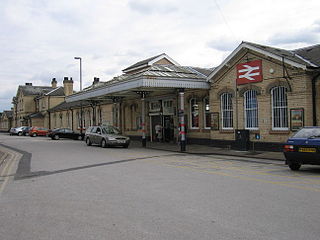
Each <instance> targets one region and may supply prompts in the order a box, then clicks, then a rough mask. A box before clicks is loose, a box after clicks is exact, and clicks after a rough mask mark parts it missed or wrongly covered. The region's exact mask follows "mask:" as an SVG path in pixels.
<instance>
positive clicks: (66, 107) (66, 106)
mask: <svg viewBox="0 0 320 240" xmlns="http://www.w3.org/2000/svg"><path fill="white" fill-rule="evenodd" d="M81 105H82V107H87V106H89V105H90V102H88V101H76V102H68V103H67V102H66V101H64V102H62V103H60V104H59V105H57V106H55V107H53V108H50V109H49V110H48V111H49V112H56V111H62V110H69V109H72V108H80V107H81Z"/></svg>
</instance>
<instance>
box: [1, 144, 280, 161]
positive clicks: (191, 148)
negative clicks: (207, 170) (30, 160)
mask: <svg viewBox="0 0 320 240" xmlns="http://www.w3.org/2000/svg"><path fill="white" fill-rule="evenodd" d="M131 146H134V147H141V148H142V143H141V141H132V142H131ZM147 148H150V149H156V150H164V151H170V152H181V150H180V145H179V144H178V143H162V142H147ZM184 153H189V154H200V155H226V156H237V157H246V158H255V159H269V160H277V161H285V157H284V155H283V153H282V152H269V151H238V150H234V149H229V148H218V147H211V146H206V145H199V144H189V145H187V146H186V151H185V152H184ZM3 155H4V152H2V151H1V149H0V160H1V159H3V158H4V156H3ZM0 165H1V161H0Z"/></svg>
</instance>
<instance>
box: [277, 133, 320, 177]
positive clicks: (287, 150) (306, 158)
mask: <svg viewBox="0 0 320 240" xmlns="http://www.w3.org/2000/svg"><path fill="white" fill-rule="evenodd" d="M283 152H284V156H285V158H286V164H287V165H288V166H289V168H290V169H291V170H293V171H297V170H299V169H300V167H301V165H303V164H312V165H320V127H304V128H301V129H300V130H299V131H298V132H296V133H295V134H294V135H293V136H292V137H290V138H289V139H288V141H287V142H286V144H285V145H284V146H283Z"/></svg>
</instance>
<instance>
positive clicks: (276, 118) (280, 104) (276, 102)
mask: <svg viewBox="0 0 320 240" xmlns="http://www.w3.org/2000/svg"><path fill="white" fill-rule="evenodd" d="M271 104H272V129H274V130H288V101H287V88H285V87H282V86H280V87H275V88H272V89H271Z"/></svg>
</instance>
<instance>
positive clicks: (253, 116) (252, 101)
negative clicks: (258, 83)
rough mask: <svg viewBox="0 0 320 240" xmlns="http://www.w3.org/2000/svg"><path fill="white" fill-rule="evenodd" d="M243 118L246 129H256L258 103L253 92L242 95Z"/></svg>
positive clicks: (257, 125) (255, 92)
mask: <svg viewBox="0 0 320 240" xmlns="http://www.w3.org/2000/svg"><path fill="white" fill-rule="evenodd" d="M244 117H245V128H246V129H258V127H259V123H258V101H257V91H255V90H248V91H246V92H245V93H244Z"/></svg>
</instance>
